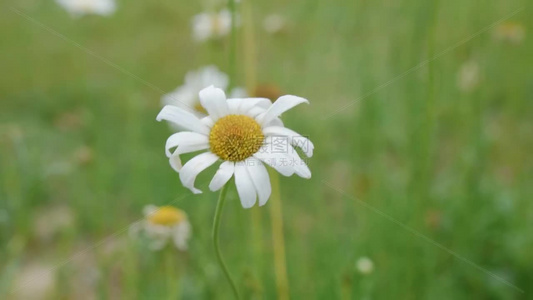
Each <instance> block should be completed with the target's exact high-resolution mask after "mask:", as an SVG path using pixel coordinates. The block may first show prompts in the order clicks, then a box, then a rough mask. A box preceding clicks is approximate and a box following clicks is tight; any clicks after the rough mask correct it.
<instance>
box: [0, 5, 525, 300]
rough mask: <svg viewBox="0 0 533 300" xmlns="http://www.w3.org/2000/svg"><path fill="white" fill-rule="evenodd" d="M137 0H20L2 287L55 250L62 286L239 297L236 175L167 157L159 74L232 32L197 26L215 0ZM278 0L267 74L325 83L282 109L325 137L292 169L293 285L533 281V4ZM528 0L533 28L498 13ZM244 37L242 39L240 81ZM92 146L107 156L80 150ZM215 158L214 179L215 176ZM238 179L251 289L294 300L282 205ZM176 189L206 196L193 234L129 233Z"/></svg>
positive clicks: (392, 293)
mask: <svg viewBox="0 0 533 300" xmlns="http://www.w3.org/2000/svg"><path fill="white" fill-rule="evenodd" d="M130 2H132V1H119V9H118V11H117V13H116V14H115V15H114V16H112V17H110V18H103V17H98V16H89V17H84V18H81V19H72V18H70V17H69V15H68V14H67V13H66V12H65V11H63V10H62V9H61V8H60V7H58V6H57V5H55V3H53V2H52V1H47V2H38V1H32V0H25V1H19V2H12V4H8V3H5V5H3V7H4V9H2V12H1V15H2V17H1V18H0V37H1V41H2V42H1V44H2V47H1V54H2V55H1V56H0V66H1V73H0V212H1V213H0V215H2V216H4V217H1V218H0V245H1V246H0V297H1V298H4V297H8V298H9V297H12V298H13V297H14V296H13V295H14V293H13V292H12V290H13V285H14V283H13V282H14V278H16V277H17V274H18V273H19V272H20V270H22V269H23V268H24V266H26V265H28V264H31V263H45V264H47V265H49V266H58V268H56V269H54V272H55V275H56V288H55V292H54V294H52V295H50V299H83V296H87V297H88V295H91V294H92V295H94V296H95V297H96V298H101V299H165V298H169V295H170V294H171V293H178V294H179V295H180V296H181V298H182V299H231V293H230V290H229V286H228V285H227V283H226V282H225V279H224V277H223V274H222V273H221V271H220V270H219V269H218V266H217V265H216V259H215V256H214V252H213V249H212V244H211V240H210V234H211V226H212V218H213V214H214V209H215V205H216V198H217V194H214V193H207V192H206V193H204V194H202V195H192V194H191V193H190V192H189V191H188V190H186V189H185V188H183V187H182V186H181V184H180V182H179V179H178V177H177V174H175V173H174V172H173V171H172V170H171V168H170V167H169V166H168V162H167V159H166V158H165V156H164V142H165V140H166V138H167V137H168V136H169V135H170V133H171V132H170V130H169V129H168V127H167V126H166V125H165V124H161V123H158V122H156V121H155V116H156V115H157V113H158V111H159V109H160V102H159V100H160V97H161V91H160V90H163V91H170V90H173V89H174V88H175V87H176V86H178V85H180V84H181V83H182V81H183V77H184V74H185V73H186V72H187V71H188V70H192V69H196V68H198V67H201V66H204V65H207V64H215V65H217V66H218V67H219V68H221V69H222V70H224V71H226V72H228V71H229V66H228V65H227V62H228V57H229V53H228V50H229V43H228V41H229V39H228V40H224V41H222V42H220V43H206V44H196V43H194V42H193V41H192V40H191V34H190V26H189V23H190V19H191V17H192V16H193V15H194V14H197V13H199V12H201V11H202V10H203V8H206V7H207V5H204V6H202V5H200V4H199V3H198V4H197V3H196V2H185V1H178V2H176V1H170V0H162V1H152V2H150V1H144V2H142V1H141V2H139V1H137V2H135V1H133V2H132V3H130ZM260 2H261V3H255V2H254V3H253V5H254V7H253V10H254V16H255V17H256V18H257V22H256V24H254V26H255V29H256V31H257V33H256V34H257V36H256V40H257V45H256V48H257V51H258V53H257V57H258V70H257V71H258V74H257V76H258V79H259V82H262V83H275V84H277V85H279V86H280V87H281V88H282V90H283V91H284V92H285V93H290V94H295V95H299V96H302V97H306V98H308V99H309V100H310V101H311V105H310V106H305V107H304V106H302V107H298V108H296V109H294V110H293V111H291V112H290V113H287V114H286V115H285V116H284V121H285V123H286V124H288V126H289V127H290V128H293V129H294V130H296V131H298V132H300V133H302V134H305V135H308V136H309V137H310V138H311V139H312V140H313V142H314V143H315V146H316V149H315V153H316V154H315V156H314V157H313V158H311V159H310V160H309V164H310V168H311V170H312V172H313V178H312V179H311V180H304V179H301V178H297V177H291V178H281V191H282V202H283V220H284V232H285V248H286V259H287V269H288V279H289V284H290V295H291V298H293V299H337V298H341V295H345V296H347V298H353V299H473V298H474V299H529V298H531V294H532V293H533V290H532V289H531V281H532V280H533V254H532V253H531V248H532V247H533V231H532V228H533V204H532V202H531V199H532V196H533V180H532V178H533V177H532V175H533V160H532V159H531V158H530V155H531V153H533V138H532V137H533V135H532V132H533V118H532V116H533V102H532V100H533V74H532V72H531V67H532V66H533V57H532V56H531V53H533V39H532V36H531V35H532V34H533V21H532V19H531V18H530V16H531V11H532V8H533V7H532V5H531V3H530V2H528V1H525V0H510V1H486V2H480V1H473V0H467V1H459V0H452V1H447V2H445V1H440V2H439V3H437V2H434V1H422V0H420V1H401V2H394V1H381V2H376V1H364V0H358V1H352V2H350V1H334V2H328V1H316V0H312V1H290V2H289V3H286V2H284V1H260ZM10 8H15V9H17V10H18V11H20V12H21V13H23V14H24V15H27V16H29V17H31V18H33V19H34V20H35V22H39V23H41V24H43V25H44V26H46V27H47V28H50V29H52V30H55V31H57V32H58V33H60V34H62V35H64V36H65V37H66V39H62V38H61V37H59V36H57V35H54V34H53V33H51V32H50V31H48V30H46V29H45V28H43V27H42V26H39V25H37V23H35V22H32V21H29V20H28V19H27V18H25V17H23V16H21V15H19V14H17V13H16V12H15V11H13V10H11V9H10ZM521 8H523V10H521V11H518V12H517V13H516V14H514V15H513V16H511V17H510V19H509V21H513V22H518V23H520V24H522V26H524V28H525V31H526V38H525V40H524V41H523V42H522V43H521V44H519V45H513V44H511V43H505V42H498V41H495V40H494V38H493V34H492V33H493V29H490V28H488V26H490V25H492V24H494V23H495V22H497V21H500V20H502V18H505V17H509V15H510V14H512V13H513V12H516V11H517V10H518V9H521ZM268 13H281V14H283V15H284V16H285V17H286V18H287V19H288V22H289V28H288V30H287V31H286V32H285V33H284V34H282V35H278V36H270V35H267V34H265V33H263V32H262V31H261V26H260V24H261V21H262V19H263V17H264V16H266V15H267V14H268ZM244 25H246V24H244ZM473 35H475V36H473ZM470 38H471V39H470ZM67 39H68V40H67ZM467 39H469V40H467ZM240 42H242V41H241V40H240ZM74 43H79V45H81V46H82V47H83V48H84V49H89V50H90V51H92V52H91V53H94V54H95V55H97V56H99V57H102V58H105V59H106V60H108V61H109V62H112V63H113V64H115V65H116V66H120V68H122V69H123V70H126V71H127V72H128V73H131V74H134V75H135V76H137V77H138V78H142V81H141V80H138V79H136V78H135V77H132V76H129V75H128V74H126V73H125V72H122V71H121V70H118V69H117V68H115V67H113V66H111V65H110V64H107V63H105V62H104V61H102V60H101V59H99V58H97V57H95V56H94V55H91V54H89V53H87V51H85V50H83V49H80V48H78V47H76V45H75V44H74ZM242 56H243V48H242V47H239V48H238V51H237V63H238V65H237V69H238V71H239V74H238V83H239V84H241V85H243V84H244V80H245V76H244V73H243V70H244V66H243V65H242V63H243V61H242V59H241V58H242ZM469 60H475V61H476V62H477V63H478V64H479V66H480V74H481V78H480V84H479V86H478V87H477V88H476V89H474V90H473V91H471V92H468V93H465V92H461V91H460V90H459V89H458V88H457V73H458V70H459V69H460V67H461V65H463V63H465V62H467V61H469ZM408 70H409V72H407V73H406V71H408ZM399 76H400V77H399ZM143 81H145V82H148V83H149V84H148V85H147V84H145V83H143ZM150 85H153V86H150ZM154 86H155V88H154ZM347 104H350V105H349V106H346V105H347ZM342 107H344V109H342V110H341V111H340V112H339V113H337V114H335V115H334V116H331V117H328V118H325V117H326V116H329V115H330V114H331V113H333V112H335V111H337V110H338V109H339V108H342ZM80 147H88V148H89V149H91V151H92V160H91V161H90V162H88V163H83V162H80V161H79V159H76V151H78V149H80ZM212 174H213V170H211V171H210V172H206V174H202V175H201V176H200V177H199V179H198V180H197V186H202V187H203V189H204V190H207V189H206V183H207V182H208V180H209V178H210V176H212ZM324 181H326V182H327V183H328V184H329V185H330V186H333V187H334V188H331V187H330V186H328V184H326V183H324ZM338 190H342V191H343V192H339V191H338ZM228 197H229V198H228V199H227V202H226V207H225V210H224V214H223V219H222V227H221V248H222V252H223V254H224V256H225V257H226V261H227V263H228V265H229V268H230V270H231V272H232V273H233V275H234V277H235V278H236V280H237V283H238V286H239V287H240V289H241V293H242V294H243V296H244V298H245V299H276V298H277V290H276V283H275V277H274V267H273V248H272V234H271V224H270V216H269V214H270V209H269V207H268V205H269V204H267V206H266V207H264V208H260V209H257V211H256V212H255V214H253V212H252V211H251V210H244V209H242V207H241V206H240V203H239V201H238V198H237V197H236V192H235V189H234V188H233V187H232V188H230V190H229V193H228ZM168 203H172V204H174V205H176V206H178V207H180V208H182V209H183V210H185V211H186V212H187V213H188V215H189V218H190V221H191V223H192V226H193V232H194V234H193V238H192V240H191V242H190V248H191V249H190V251H189V252H188V253H185V254H177V253H175V252H170V253H165V251H163V252H160V253H153V252H150V251H148V250H147V249H146V248H145V247H143V246H142V245H141V244H139V243H136V242H135V241H131V240H130V239H129V238H128V235H127V227H128V225H129V224H130V223H131V222H133V221H136V220H138V219H139V218H141V217H142V207H143V206H144V205H146V204H156V205H164V204H168ZM57 205H63V206H67V207H69V208H70V209H71V210H72V211H73V213H74V216H75V221H74V223H73V225H72V226H70V227H68V228H65V229H63V230H61V231H60V232H59V233H57V234H55V235H54V236H53V237H52V238H51V239H48V240H43V239H40V238H39V237H38V235H37V234H36V228H35V227H36V225H35V224H36V220H37V219H38V218H39V217H40V216H41V214H43V211H46V210H47V209H48V208H49V207H52V206H57ZM254 209H255V208H254ZM253 215H255V217H254V218H257V219H255V221H254V220H253V218H252V216H253ZM51 222H52V220H51ZM254 222H255V223H254ZM252 224H256V225H254V226H255V227H254V226H253V225H252ZM422 235H423V237H422ZM110 236H111V237H110ZM108 237H110V238H108ZM426 238H427V239H430V240H431V241H434V242H431V241H428V240H427V239H426ZM435 243H438V245H437V244H435ZM444 248H445V249H449V250H450V251H453V252H454V253H456V255H453V254H451V253H450V252H449V251H447V250H445V249H444ZM113 249H114V250H113ZM168 251H170V250H168ZM361 256H368V257H370V258H371V259H372V260H373V262H374V264H375V268H374V272H373V273H372V274H370V275H367V276H363V275H361V274H359V273H358V272H357V270H356V269H355V262H356V260H357V259H358V258H359V257H361ZM459 257H462V258H464V259H461V258H459ZM66 260H68V261H66ZM65 261H66V262H65ZM63 262H65V263H63ZM173 265H175V266H176V267H175V268H172V267H169V266H173ZM476 266H478V267H476ZM479 268H483V269H484V270H486V271H483V270H480V269H479ZM487 271H488V272H492V273H494V274H495V275H496V276H497V277H499V278H501V279H504V280H506V281H508V282H510V284H512V285H514V286H516V287H517V288H518V289H522V290H524V293H521V292H519V291H517V290H516V289H515V288H513V287H512V286H509V285H507V284H505V283H503V282H502V281H501V280H498V279H495V278H494V277H493V276H491V275H490V274H489V273H487ZM93 273H94V274H93ZM91 274H93V275H91ZM93 277H94V278H93ZM91 278H93V279H91Z"/></svg>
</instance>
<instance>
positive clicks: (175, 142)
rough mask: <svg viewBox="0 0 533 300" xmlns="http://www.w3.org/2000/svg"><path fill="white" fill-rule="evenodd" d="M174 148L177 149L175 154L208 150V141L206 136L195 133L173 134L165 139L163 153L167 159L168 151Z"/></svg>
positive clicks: (169, 153)
mask: <svg viewBox="0 0 533 300" xmlns="http://www.w3.org/2000/svg"><path fill="white" fill-rule="evenodd" d="M174 147H178V148H177V149H176V151H177V152H176V154H183V153H189V152H193V151H198V150H203V149H207V148H209V139H208V138H207V136H206V135H203V134H200V133H196V132H188V131H183V132H178V133H174V134H173V135H171V136H170V137H169V138H168V139H167V143H166V145H165V153H166V155H167V157H170V155H171V152H170V149H172V148H174Z"/></svg>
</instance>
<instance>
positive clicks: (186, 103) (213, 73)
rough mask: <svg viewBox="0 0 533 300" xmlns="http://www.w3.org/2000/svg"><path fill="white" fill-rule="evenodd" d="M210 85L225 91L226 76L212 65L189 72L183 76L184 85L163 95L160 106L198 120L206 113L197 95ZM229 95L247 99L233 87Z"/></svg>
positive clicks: (227, 79) (243, 92)
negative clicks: (181, 112) (184, 113)
mask: <svg viewBox="0 0 533 300" xmlns="http://www.w3.org/2000/svg"><path fill="white" fill-rule="evenodd" d="M211 85H213V86H215V87H217V88H220V89H223V90H226V89H227V87H228V85H229V77H228V75H226V73H224V72H222V71H220V70H219V69H218V68H217V67H216V66H212V65H211V66H206V67H203V68H200V69H198V70H195V71H190V72H188V73H187V75H185V82H184V84H183V85H182V86H180V87H178V88H177V89H175V90H174V91H172V92H170V93H168V94H166V95H164V96H163V97H162V98H161V104H162V106H165V105H174V106H177V107H180V108H182V109H184V110H186V111H189V112H192V113H194V114H195V115H196V116H197V117H199V118H200V117H204V116H205V115H206V111H205V109H204V108H203V107H202V104H200V98H199V97H198V93H200V91H201V90H202V89H204V88H206V87H208V86H211ZM229 94H230V96H231V97H232V98H245V97H248V94H247V93H246V90H245V89H244V88H241V87H235V88H234V89H233V90H232V91H231V92H230V93H229Z"/></svg>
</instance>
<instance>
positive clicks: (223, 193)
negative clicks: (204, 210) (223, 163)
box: [213, 184, 240, 299]
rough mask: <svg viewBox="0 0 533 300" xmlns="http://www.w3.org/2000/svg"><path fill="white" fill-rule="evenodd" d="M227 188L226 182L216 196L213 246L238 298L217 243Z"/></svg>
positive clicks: (237, 296) (235, 287) (237, 297)
mask: <svg viewBox="0 0 533 300" xmlns="http://www.w3.org/2000/svg"><path fill="white" fill-rule="evenodd" d="M227 190H228V185H227V184H226V185H224V186H223V187H222V189H221V190H220V195H219V197H218V202H217V208H216V210H215V218H214V219H213V246H214V247H215V253H216V255H217V259H218V263H219V265H220V267H221V268H222V271H224V275H226V278H227V279H228V281H229V284H230V286H231V289H232V290H233V294H234V295H235V299H240V297H239V291H238V290H237V286H236V285H235V282H234V281H233V279H231V275H230V274H229V271H228V267H226V264H225V263H224V260H223V259H222V254H220V245H219V243H218V233H219V231H220V216H221V215H222V208H223V207H224V202H225V200H226V192H227Z"/></svg>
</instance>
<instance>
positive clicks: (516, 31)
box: [493, 22, 526, 44]
mask: <svg viewBox="0 0 533 300" xmlns="http://www.w3.org/2000/svg"><path fill="white" fill-rule="evenodd" d="M493 36H494V38H495V39H496V40H498V41H504V42H509V43H512V44H521V43H522V42H523V41H524V39H525V37H526V30H525V28H524V26H523V25H522V24H520V23H516V22H504V23H501V24H500V25H498V26H497V27H496V28H495V29H494V33H493Z"/></svg>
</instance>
